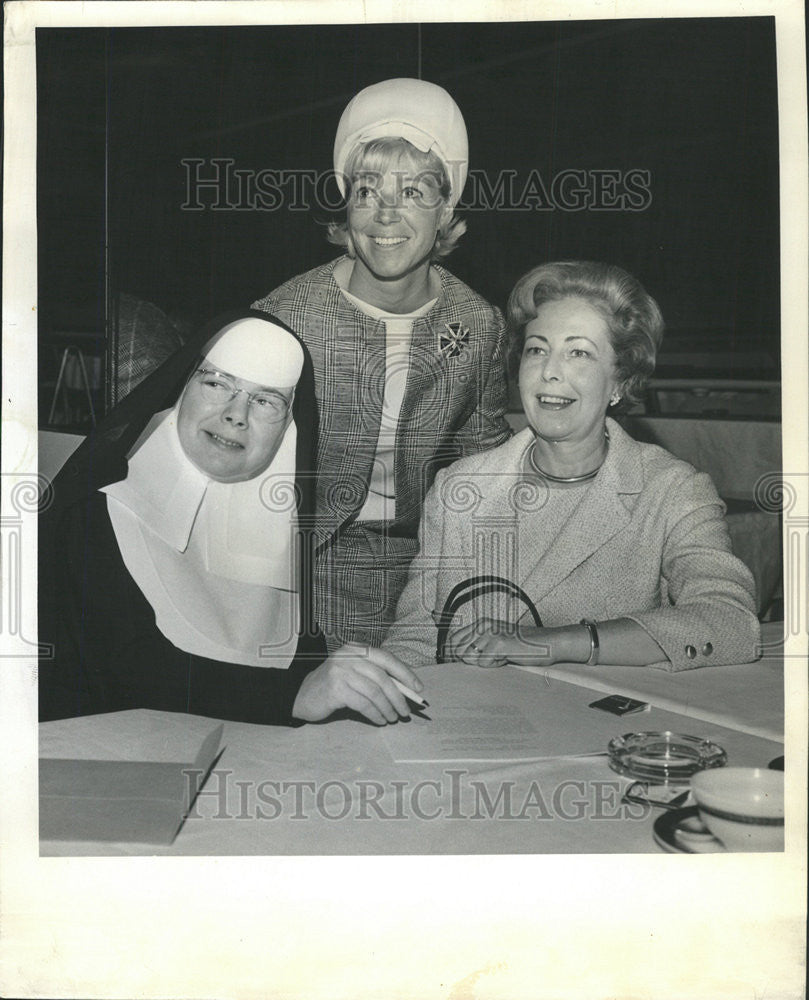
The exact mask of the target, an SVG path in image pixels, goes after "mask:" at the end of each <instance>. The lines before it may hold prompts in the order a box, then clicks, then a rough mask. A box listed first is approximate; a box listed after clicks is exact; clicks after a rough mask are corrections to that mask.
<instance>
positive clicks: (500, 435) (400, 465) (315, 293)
mask: <svg viewBox="0 0 809 1000" xmlns="http://www.w3.org/2000/svg"><path fill="white" fill-rule="evenodd" d="M341 259H343V258H341ZM337 263H338V261H336V260H335V261H331V262H330V263H328V264H324V265H323V266H321V267H317V268H314V269H313V270H312V271H309V272H307V273H306V274H302V275H299V276H298V277H296V278H292V279H291V280H290V281H287V282H286V283H285V284H283V285H281V287H280V288H277V289H276V290H275V291H273V292H270V294H269V295H267V296H266V297H265V298H263V299H259V300H258V301H257V302H255V303H254V305H253V308H255V309H261V310H264V311H266V312H270V313H272V314H273V315H274V316H277V317H278V318H279V319H280V320H282V321H283V322H285V323H287V324H288V325H289V326H290V327H291V328H292V329H293V330H295V332H296V333H297V334H298V335H299V336H300V337H301V339H302V340H304V341H305V343H306V345H307V346H308V348H309V350H310V352H311V355H312V360H313V362H314V368H315V393H316V396H317V403H318V408H319V417H320V426H319V434H318V438H319V444H318V455H317V470H318V471H317V476H318V481H317V502H316V520H317V523H316V528H315V530H316V533H317V536H318V538H319V539H320V540H321V541H323V540H326V539H328V538H330V537H332V536H333V535H334V533H335V532H337V531H339V529H340V528H341V527H342V526H343V525H345V524H347V523H350V522H351V521H352V520H354V519H355V518H356V516H357V514H358V513H359V511H360V510H361V508H362V506H363V503H364V502H365V498H366V496H367V492H368V484H369V482H370V479H371V470H372V466H373V461H374V456H375V453H376V444H377V439H378V436H379V425H380V420H381V414H382V400H383V396H384V388H385V326H384V323H383V321H382V320H374V319H372V318H371V317H369V316H366V315H365V314H364V313H362V312H360V311H359V310H357V309H356V308H355V307H354V306H353V305H352V304H351V302H350V301H349V300H348V299H347V298H346V296H344V295H343V294H342V293H341V292H340V289H339V287H338V285H337V283H336V282H335V280H334V276H333V272H334V268H335V265H336V264H337ZM433 266H435V265H433ZM435 270H436V271H437V273H438V275H439V276H440V279H441V293H440V295H439V297H438V300H437V302H436V304H435V305H434V306H433V308H432V309H431V310H430V312H429V313H428V314H427V315H426V316H424V317H422V318H420V319H417V320H416V321H415V323H414V325H413V334H412V339H411V344H410V356H409V372H408V376H407V386H406V389H405V396H404V400H403V402H402V408H401V413H400V417H399V423H398V430H397V438H396V455H395V477H396V520H395V521H394V522H393V524H392V525H389V526H388V528H389V530H390V533H391V534H392V535H399V536H406V537H411V538H412V537H415V536H416V534H417V530H418V523H419V519H420V517H421V509H422V504H423V502H424V497H425V495H426V493H427V490H428V489H429V488H430V486H431V485H432V482H433V479H434V478H435V474H436V472H437V471H438V470H439V469H440V468H442V467H443V466H445V465H447V464H449V463H450V462H452V461H454V460H455V459H457V458H460V457H463V456H465V455H471V454H475V453H477V452H480V451H485V450H487V449H489V448H493V447H495V446H496V445H499V444H502V443H503V442H504V441H506V440H507V438H508V437H509V436H510V434H511V430H510V428H509V426H508V424H507V422H506V420H505V416H504V413H505V408H506V400H507V390H506V376H505V345H504V337H505V323H504V320H503V316H502V314H501V313H500V311H499V310H498V309H496V308H495V307H493V306H491V305H489V303H488V302H486V301H485V300H484V299H482V298H481V297H480V296H479V295H477V294H475V292H473V291H472V290H471V289H470V288H468V287H467V286H466V285H465V284H463V282H461V281H459V280H458V279H457V278H455V277H453V275H451V274H450V273H449V272H448V271H446V270H444V268H441V267H435Z"/></svg>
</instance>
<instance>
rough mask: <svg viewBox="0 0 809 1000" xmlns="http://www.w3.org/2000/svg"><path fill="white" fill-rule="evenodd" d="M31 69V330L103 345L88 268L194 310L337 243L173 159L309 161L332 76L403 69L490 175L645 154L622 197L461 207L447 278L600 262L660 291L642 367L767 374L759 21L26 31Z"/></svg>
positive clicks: (326, 151) (768, 266)
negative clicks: (450, 116) (568, 207)
mask: <svg viewBox="0 0 809 1000" xmlns="http://www.w3.org/2000/svg"><path fill="white" fill-rule="evenodd" d="M37 68H38V199H39V202H38V223H39V308H40V324H41V325H40V338H41V341H47V340H48V339H49V338H51V337H52V335H53V334H54V332H55V331H62V332H64V331H75V332H80V333H85V334H88V335H89V337H90V338H91V339H92V341H93V343H92V344H91V350H96V351H101V352H103V344H104V337H105V329H106V325H105V315H106V310H107V299H106V288H107V281H106V277H105V276H106V275H108V277H109V288H110V290H111V291H112V293H113V297H114V295H115V294H117V293H120V292H127V293H129V294H131V295H135V296H138V297H140V298H143V299H145V300H148V301H149V302H152V303H155V304H156V305H158V306H159V307H160V308H161V309H163V310H165V311H167V312H169V313H170V314H171V315H172V316H176V317H179V318H181V319H183V320H185V321H186V322H190V323H197V322H200V321H203V320H205V319H207V318H209V317H210V316H212V315H213V314H215V313H217V312H219V311H221V310H224V309H226V308H230V307H232V306H243V305H246V304H249V303H250V302H251V301H253V300H254V299H255V298H257V297H259V296H261V295H263V294H265V293H266V292H268V291H269V290H271V289H272V288H274V287H275V286H276V285H278V284H280V283H281V282H282V281H283V280H285V279H286V278H289V277H291V276H292V275H295V274H298V273H300V272H302V271H305V270H308V269H309V268H311V267H314V266H315V265H316V264H318V263H321V262H323V261H325V260H328V259H330V258H331V257H333V256H336V254H337V252H338V251H337V250H336V248H334V247H332V246H330V245H329V244H328V243H327V242H326V240H325V224H326V222H327V221H328V219H329V218H331V217H333V216H332V215H330V213H329V211H328V210H327V209H325V208H318V207H317V206H310V207H308V208H306V207H304V206H302V207H300V208H298V209H293V208H290V207H289V206H288V205H287V204H284V205H282V206H281V207H279V208H277V209H275V210H259V209H257V208H254V209H252V210H251V209H250V208H249V202H247V201H245V200H244V199H242V207H239V208H237V207H232V208H227V207H225V208H222V209H219V210H215V209H214V208H212V207H211V206H212V205H213V203H214V202H215V201H216V200H217V194H216V192H214V191H210V190H208V191H201V192H200V195H199V199H200V201H201V202H202V203H203V204H204V205H205V208H204V209H203V210H201V211H190V210H188V209H183V207H182V206H183V205H184V203H186V201H187V199H188V195H187V190H186V187H187V176H188V169H187V168H186V167H184V166H183V165H182V163H181V161H182V160H184V159H189V158H199V159H202V160H204V161H205V166H204V167H202V168H201V172H202V173H203V174H204V175H206V176H211V175H212V174H213V170H214V168H213V166H212V165H211V163H210V161H211V160H212V159H213V158H215V157H220V158H228V159H231V160H233V161H235V162H234V167H235V168H236V169H238V170H251V171H259V170H262V169H266V168H271V169H283V170H293V169H301V170H309V171H315V172H322V171H327V170H329V169H330V168H331V164H332V146H333V141H334V133H335V129H336V126H337V121H338V119H339V116H340V113H341V112H342V110H343V108H344V106H345V104H346V103H347V102H348V100H349V99H350V98H351V97H352V96H353V94H354V93H355V92H356V91H357V90H359V89H361V88H362V87H365V86H367V85H368V84H370V83H373V82H376V81H378V80H381V79H386V78H390V77H397V76H418V75H419V72H420V75H421V76H422V77H423V78H424V79H427V80H431V81H434V82H436V83H440V84H442V85H443V86H445V87H446V88H447V89H448V90H449V91H450V93H451V94H452V95H453V97H454V98H455V100H456V101H457V103H458V104H459V106H460V108H461V110H462V111H463V113H464V116H465V119H466V123H467V127H468V131H469V141H470V168H471V169H472V170H473V171H482V172H485V174H486V176H487V178H488V181H489V183H490V184H491V185H492V186H495V185H496V181H497V176H498V172H499V171H501V170H511V171H514V172H516V175H517V179H516V181H515V188H516V191H517V193H519V191H520V190H521V187H522V185H523V184H524V183H525V181H526V180H527V179H528V175H529V173H530V171H531V170H532V169H534V168H536V169H538V170H539V172H540V174H541V176H542V179H543V181H544V182H545V184H546V185H547V186H549V185H550V183H551V181H552V179H553V177H554V175H555V174H557V173H558V172H559V171H561V170H565V169H581V170H620V171H626V170H630V169H640V170H647V171H649V172H650V174H651V182H650V190H651V196H652V197H651V204H650V205H649V206H648V207H647V208H645V210H643V211H635V212H633V211H626V210H607V211H592V210H583V211H564V210H562V209H558V208H557V209H549V210H541V209H537V208H533V209H529V210H522V211H521V210H505V209H500V210H493V209H490V210H481V209H480V208H476V207H475V206H474V205H470V206H468V207H467V210H466V211H464V213H463V214H464V217H465V218H466V220H467V223H468V226H469V231H468V233H467V235H466V236H465V237H464V239H463V240H462V242H461V246H460V248H459V249H458V250H457V251H456V252H455V253H454V254H453V255H452V257H450V258H449V262H448V266H449V267H450V269H451V270H452V271H453V272H454V273H456V274H457V275H458V276H459V277H460V278H461V279H462V280H464V281H466V282H467V283H468V284H469V285H471V286H472V287H473V288H474V289H475V290H476V291H479V292H480V293H482V294H483V295H484V296H486V297H487V298H489V299H490V300H491V301H493V302H495V303H497V304H499V305H501V306H503V305H504V303H505V299H506V297H507V295H508V292H509V290H510V289H511V287H512V286H513V284H514V282H515V281H516V279H517V278H518V277H519V275H520V274H521V273H523V272H524V271H525V270H527V269H528V268H529V267H531V266H533V265H534V264H537V263H540V262H542V261H545V260H552V259H562V258H589V259H603V260H606V261H610V262H614V263H617V264H620V265H622V266H624V267H626V268H627V269H628V270H630V271H631V272H633V273H634V274H636V275H637V276H638V277H639V278H640V279H641V281H642V282H643V283H644V285H645V286H646V288H647V289H648V291H650V292H651V293H652V294H653V295H654V296H655V297H656V298H657V299H658V301H659V303H660V305H661V308H662V310H663V314H664V316H665V318H666V321H667V326H668V333H667V336H666V341H665V344H664V352H663V356H662V358H661V362H660V366H659V372H660V373H662V374H671V375H693V374H701V375H714V376H722V377H725V378H737V379H739V378H745V377H755V378H773V379H777V378H778V377H779V364H780V346H779V345H780V330H779V301H778V294H779V275H778V128H777V123H778V115H777V90H776V66H775V41H774V22H773V20H772V19H771V18H723V19H707V18H705V19H703V18H700V19H697V18H689V19H666V20H662V19H661V20H638V21H625V20H624V21H599V22H582V21H579V22H572V23H568V22H565V23H556V22H527V23H494V22H493V23H485V24H453V25H447V24H424V25H416V24H412V25H348V26H334V25H329V26H295V27H250V28H218V27H217V28H204V27H202V28H150V29H142V28H137V29H133V28H120V29H38V30H37ZM325 192H326V193H327V194H329V196H330V197H331V198H332V199H336V198H337V195H336V188H335V187H334V186H333V180H332V181H330V183H329V186H328V187H327V188H326V189H325ZM466 194H467V198H468V197H469V196H470V188H469V187H467V189H466ZM230 198H231V201H232V202H233V204H234V205H238V203H239V192H238V189H237V188H233V189H232V190H231V192H230ZM463 204H464V202H463V201H462V206H463ZM107 247H108V248H109V249H108V252H107ZM41 353H42V352H41ZM43 356H44V355H43Z"/></svg>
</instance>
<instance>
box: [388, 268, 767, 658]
mask: <svg viewBox="0 0 809 1000" xmlns="http://www.w3.org/2000/svg"><path fill="white" fill-rule="evenodd" d="M508 319H509V325H510V329H511V335H512V338H513V353H514V354H515V356H518V357H519V388H520V396H521V399H522V404H523V407H524V410H525V415H526V417H527V420H528V423H529V427H527V428H526V429H525V430H523V431H522V432H520V433H519V434H517V435H516V436H515V437H514V438H512V439H511V441H509V442H507V443H506V444H504V445H502V446H500V447H499V448H495V449H493V450H492V451H488V452H485V453H483V454H480V455H476V456H472V457H469V458H465V459H462V460H461V461H459V462H456V463H455V464H454V465H452V466H450V467H449V468H448V469H445V470H443V471H442V472H440V473H439V474H438V476H437V477H436V480H435V484H434V486H433V488H432V491H431V493H430V496H429V498H428V501H427V503H426V507H425V513H424V517H423V520H422V525H421V534H420V554H419V556H418V557H417V559H416V560H415V561H414V563H413V564H412V568H411V572H410V577H409V580H408V584H407V586H406V588H405V590H404V592H403V594H402V597H401V600H400V602H399V605H398V608H397V616H396V622H395V624H394V626H393V628H392V629H391V631H390V632H389V634H388V637H387V639H386V641H385V643H384V644H383V649H385V650H387V651H389V652H391V653H393V654H394V655H396V656H398V657H400V658H401V659H403V660H405V661H406V662H410V663H416V662H419V661H429V660H434V659H435V657H436V628H435V622H436V621H438V620H439V619H440V617H441V614H442V610H447V611H451V610H452V608H453V606H454V605H459V604H460V601H458V600H457V598H456V596H455V595H457V593H458V591H457V587H458V585H459V584H461V583H462V582H463V581H465V580H467V579H469V578H475V577H480V576H490V577H492V576H496V577H500V578H505V579H506V580H508V581H510V582H511V584H512V585H511V586H509V587H506V586H505V585H497V584H495V585H494V586H495V587H496V588H497V589H495V591H494V592H492V591H491V590H490V589H489V587H487V586H486V585H480V584H479V585H478V587H477V589H476V590H474V589H473V591H472V594H471V595H469V596H472V595H473V594H475V593H476V594H477V595H478V596H477V598H476V599H474V600H468V601H467V603H465V604H462V606H458V607H457V615H455V616H454V620H453V622H452V624H451V627H450V628H449V629H448V630H447V641H446V651H445V652H446V657H447V658H454V659H462V660H465V661H466V662H468V663H473V664H478V665H480V666H498V665H500V664H503V663H506V662H512V663H518V664H526V665H539V666H542V665H549V664H553V663H559V662H562V663H586V664H588V665H597V664H624V665H637V666H643V665H654V666H658V667H662V668H663V669H666V670H685V669H690V668H692V667H702V666H711V665H718V664H727V663H743V662H748V661H751V660H754V659H756V656H757V655H758V653H757V643H758V640H759V627H758V621H757V619H756V616H755V613H754V608H755V599H754V584H753V579H752V576H751V574H750V572H749V571H748V569H747V568H746V567H745V566H744V564H743V563H741V562H740V561H739V560H738V559H737V558H735V557H734V556H733V554H732V553H731V548H730V540H729V536H728V530H727V527H726V524H725V520H724V508H723V504H722V502H721V501H720V499H719V497H718V496H717V494H716V490H715V489H714V487H713V484H712V483H711V480H710V478H709V477H708V476H707V475H705V474H704V473H701V472H697V471H696V470H695V469H694V468H692V466H690V465H688V464H687V463H685V462H681V461H679V460H678V459H676V458H674V457H673V456H672V455H670V454H669V453H668V452H666V451H664V450H663V449H662V448H659V447H657V446H654V445H648V444H640V443H638V442H636V441H634V440H633V439H632V438H630V437H629V436H628V435H627V434H626V433H625V432H624V431H623V430H622V429H621V427H620V426H619V425H618V424H617V423H616V422H615V421H614V420H612V419H610V418H609V417H608V416H607V415H606V414H607V413H608V412H609V411H610V410H612V409H614V408H615V407H616V406H618V405H619V404H620V403H622V402H623V403H632V402H635V401H637V400H638V399H639V398H640V393H641V391H642V389H643V387H644V385H645V383H646V381H647V379H648V377H649V376H650V374H651V373H652V371H653V369H654V363H655V354H656V351H657V349H658V347H659V345H660V341H661V338H662V335H663V321H662V317H661V315H660V311H659V309H658V307H657V304H656V303H655V301H654V300H653V299H652V298H651V297H650V296H649V295H648V294H647V293H646V292H645V291H644V290H643V288H642V287H641V286H640V284H639V283H638V282H637V281H636V280H635V279H634V278H633V277H631V276H630V275H629V274H627V273H626V272H624V271H622V270H621V269H620V268H618V267H611V266H609V265H606V264H598V263H578V262H564V263H553V264H545V265H542V266H541V267H537V268H535V269H534V270H532V271H530V272H529V273H528V274H526V275H525V276H524V277H523V278H522V279H521V280H520V281H519V282H518V283H517V286H516V287H515V289H514V291H513V292H512V294H511V297H510V299H509V304H508ZM513 584H518V585H519V587H521V588H522V590H523V594H518V595H517V597H515V596H514V592H515V591H516V590H517V588H515V587H514V586H513ZM454 588H456V590H455V594H453V589H454ZM487 591H488V592H487ZM506 591H510V592H506ZM525 596H527V597H528V598H529V599H530V601H532V602H533V604H534V605H535V610H536V611H537V612H538V617H539V618H540V620H541V623H542V624H541V627H540V626H538V625H537V624H535V622H534V620H532V619H531V618H529V617H528V616H527V615H526V606H525V601H524V598H525ZM448 598H449V602H448ZM446 618H447V615H446V614H445V615H444V619H445V621H444V626H445V628H446V627H447V625H448V622H447V621H446Z"/></svg>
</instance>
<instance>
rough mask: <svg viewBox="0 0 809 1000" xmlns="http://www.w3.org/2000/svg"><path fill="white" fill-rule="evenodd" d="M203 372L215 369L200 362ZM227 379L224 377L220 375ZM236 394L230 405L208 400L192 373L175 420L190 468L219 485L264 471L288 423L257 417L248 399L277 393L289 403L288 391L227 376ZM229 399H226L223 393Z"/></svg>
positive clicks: (198, 377)
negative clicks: (250, 395) (265, 393)
mask: <svg viewBox="0 0 809 1000" xmlns="http://www.w3.org/2000/svg"><path fill="white" fill-rule="evenodd" d="M200 367H201V368H206V367H207V368H213V365H212V364H208V363H206V362H203V364H201V365H200ZM223 374H225V373H223ZM229 378H230V379H231V381H232V382H233V383H234V385H235V386H236V387H237V388H239V389H244V390H246V391H245V392H240V393H238V394H237V395H236V396H234V397H233V399H231V400H227V398H225V400H224V401H222V400H220V399H216V398H211V395H210V393H209V391H207V390H206V388H205V385H204V379H205V376H203V375H200V374H199V373H195V374H194V375H193V376H192V377H191V380H190V381H189V383H188V384H187V385H186V387H185V391H184V392H183V396H182V400H181V402H180V407H179V412H178V414H177V433H178V435H179V438H180V444H181V445H182V447H183V451H184V452H185V453H186V455H187V456H188V458H189V459H190V460H191V461H192V462H193V463H194V465H195V466H196V467H197V468H198V469H199V470H200V472H203V473H205V475H207V476H210V478H211V479H215V480H217V481H218V482H220V483H236V482H241V481H242V480H245V479H252V478H253V477H254V476H257V475H260V474H261V473H262V472H264V470H265V469H267V468H268V466H269V464H270V462H272V460H273V458H274V457H275V453H276V452H277V451H278V446H279V445H280V444H281V441H282V439H283V437H284V433H285V431H286V429H287V427H288V426H289V422H290V420H291V419H292V418H291V414H290V413H288V414H287V416H286V418H285V419H284V420H281V421H278V422H275V423H271V422H268V421H267V420H266V419H262V418H260V417H259V416H257V413H256V411H255V407H256V406H257V405H258V404H256V403H253V404H252V405H251V404H250V403H249V400H248V395H247V394H248V393H255V392H270V393H280V394H281V395H283V396H284V397H285V398H286V399H287V400H289V399H291V397H292V394H293V389H291V388H288V387H287V388H280V389H275V388H268V387H267V386H262V385H258V384H256V383H255V382H248V381H247V380H246V379H240V378H233V377H232V376H229ZM225 397H227V393H225Z"/></svg>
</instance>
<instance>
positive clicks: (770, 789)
mask: <svg viewBox="0 0 809 1000" xmlns="http://www.w3.org/2000/svg"><path fill="white" fill-rule="evenodd" d="M691 792H692V794H693V796H694V798H695V799H696V801H697V807H698V808H699V814H700V818H701V819H702V822H703V823H704V824H705V826H707V827H708V829H709V830H710V831H711V833H712V834H713V835H714V837H716V838H717V839H718V840H721V841H722V843H723V844H724V845H725V847H726V848H727V849H728V850H729V851H783V849H784V775H783V772H782V771H769V770H767V769H766V768H761V767H719V768H714V769H712V770H709V771H698V772H697V773H696V774H695V775H693V777H692V778H691Z"/></svg>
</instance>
